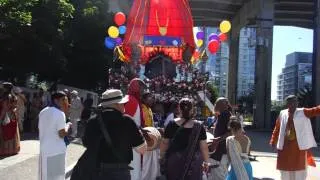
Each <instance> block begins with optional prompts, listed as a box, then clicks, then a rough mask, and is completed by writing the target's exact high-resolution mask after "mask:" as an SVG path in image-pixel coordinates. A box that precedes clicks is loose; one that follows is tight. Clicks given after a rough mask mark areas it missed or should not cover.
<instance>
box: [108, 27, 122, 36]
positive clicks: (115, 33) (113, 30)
mask: <svg viewBox="0 0 320 180" xmlns="http://www.w3.org/2000/svg"><path fill="white" fill-rule="evenodd" d="M108 34H109V36H110V37H112V38H117V37H118V36H119V29H118V28H117V27H115V26H110V27H109V29H108Z"/></svg>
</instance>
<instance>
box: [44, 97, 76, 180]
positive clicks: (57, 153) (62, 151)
mask: <svg viewBox="0 0 320 180" xmlns="http://www.w3.org/2000/svg"><path fill="white" fill-rule="evenodd" d="M52 102H53V105H52V106H48V107H46V108H44V109H43V110H42V111H41V112H40V114H39V125H38V127H39V139H40V157H39V180H64V179H65V156H66V149H67V147H66V143H65V141H64V137H65V136H66V135H67V134H68V129H69V127H70V124H69V123H68V124H66V117H65V114H64V112H63V111H61V110H60V108H61V107H63V105H64V104H65V103H68V99H67V96H66V94H65V93H63V92H57V93H54V94H53V95H52Z"/></svg>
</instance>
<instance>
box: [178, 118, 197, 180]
mask: <svg viewBox="0 0 320 180" xmlns="http://www.w3.org/2000/svg"><path fill="white" fill-rule="evenodd" d="M200 131H201V125H200V123H199V122H197V121H196V123H195V124H194V128H193V129H192V133H191V137H190V139H189V143H188V147H187V149H188V151H187V152H188V154H187V156H186V157H187V158H186V161H185V164H184V169H183V171H182V176H180V177H181V178H179V179H180V180H184V178H185V177H186V175H187V174H188V171H189V168H190V165H191V162H192V159H193V156H194V154H195V152H196V147H197V145H198V139H199V136H200Z"/></svg>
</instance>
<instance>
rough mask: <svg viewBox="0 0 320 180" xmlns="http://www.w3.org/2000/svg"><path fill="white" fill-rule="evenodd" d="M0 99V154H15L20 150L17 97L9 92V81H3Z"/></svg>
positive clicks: (10, 87) (10, 88)
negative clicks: (2, 91) (2, 92)
mask: <svg viewBox="0 0 320 180" xmlns="http://www.w3.org/2000/svg"><path fill="white" fill-rule="evenodd" d="M3 86H4V90H5V92H4V95H3V97H2V98H1V100H0V122H1V123H0V156H10V155H15V154H17V153H18V152H19V151H20V136H19V128H18V115H17V97H16V96H14V95H13V94H12V93H11V90H12V88H13V86H12V84H11V83H4V85H3Z"/></svg>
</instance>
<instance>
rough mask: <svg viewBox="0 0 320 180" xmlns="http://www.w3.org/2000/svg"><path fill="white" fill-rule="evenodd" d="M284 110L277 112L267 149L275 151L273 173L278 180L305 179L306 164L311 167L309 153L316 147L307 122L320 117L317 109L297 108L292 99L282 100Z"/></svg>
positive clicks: (313, 164)
mask: <svg viewBox="0 0 320 180" xmlns="http://www.w3.org/2000/svg"><path fill="white" fill-rule="evenodd" d="M286 104H287V107H288V109H284V110H282V111H281V112H280V114H279V117H278V119H277V122H276V126H275V128H274V130H273V133H272V137H271V141H270V145H271V146H273V147H274V148H276V149H277V151H278V158H277V169H278V170H280V173H281V179H282V180H305V179H307V170H306V169H307V164H308V165H311V166H315V163H314V160H313V158H312V155H311V152H310V149H311V148H312V147H317V143H316V141H315V139H314V136H313V131H312V126H311V122H310V118H312V117H315V116H319V115H320V106H317V107H313V108H297V107H298V99H297V97H296V96H294V95H290V96H288V97H287V98H286Z"/></svg>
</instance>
